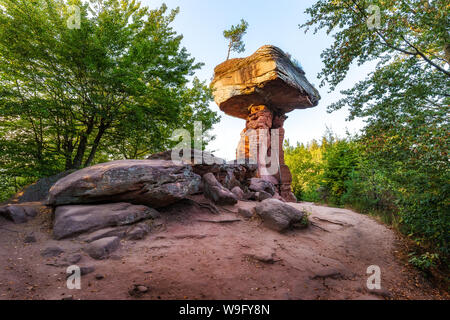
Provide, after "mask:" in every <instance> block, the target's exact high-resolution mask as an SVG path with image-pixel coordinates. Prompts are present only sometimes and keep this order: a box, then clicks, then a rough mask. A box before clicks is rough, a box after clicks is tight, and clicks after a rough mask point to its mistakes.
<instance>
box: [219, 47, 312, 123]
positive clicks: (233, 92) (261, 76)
mask: <svg viewBox="0 0 450 320" xmlns="http://www.w3.org/2000/svg"><path fill="white" fill-rule="evenodd" d="M214 71H215V77H214V80H213V82H212V87H213V88H214V90H215V91H214V97H215V101H216V103H217V104H218V105H219V107H220V109H221V110H222V111H224V112H225V113H227V114H229V115H231V116H234V117H238V118H241V119H246V118H247V115H248V107H249V106H250V105H268V106H270V107H271V108H273V111H275V112H277V113H280V114H284V113H288V112H291V111H293V110H295V109H306V108H311V107H314V106H317V104H318V102H319V100H320V95H319V92H318V91H317V90H316V89H315V88H314V87H313V86H312V85H311V84H310V83H309V82H308V80H307V79H306V77H305V73H304V71H303V70H302V69H300V68H299V67H297V66H295V65H294V64H293V63H292V62H291V60H290V59H289V57H288V56H287V55H286V54H285V53H284V52H283V51H282V50H281V49H279V48H277V47H274V46H263V47H261V48H259V49H258V50H257V51H256V52H255V53H254V54H253V55H251V56H249V57H247V58H244V59H230V60H228V61H226V62H224V63H222V64H220V65H218V66H217V67H216V69H215V70H214Z"/></svg>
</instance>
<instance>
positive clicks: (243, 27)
mask: <svg viewBox="0 0 450 320" xmlns="http://www.w3.org/2000/svg"><path fill="white" fill-rule="evenodd" d="M247 29H248V23H247V21H245V20H244V19H241V23H240V24H238V25H235V26H231V28H230V30H225V31H224V32H223V36H224V37H225V39H228V40H229V41H230V43H229V44H228V55H227V60H228V59H230V54H231V52H232V51H234V52H238V53H240V52H244V51H245V44H244V42H243V41H242V37H243V36H244V35H245V34H246V33H247Z"/></svg>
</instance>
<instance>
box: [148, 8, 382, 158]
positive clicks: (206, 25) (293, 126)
mask: <svg viewBox="0 0 450 320" xmlns="http://www.w3.org/2000/svg"><path fill="white" fill-rule="evenodd" d="M142 2H143V4H145V5H147V6H149V7H151V8H154V7H157V6H159V5H161V4H162V3H163V2H164V3H166V4H167V6H168V7H169V8H175V7H180V14H179V15H178V17H177V18H176V20H175V22H174V24H173V27H174V29H175V30H176V31H177V32H178V33H181V34H183V36H184V40H183V45H184V46H185V47H186V48H187V49H188V51H189V52H190V53H191V54H192V56H194V57H195V58H196V59H197V60H198V61H201V62H203V63H205V66H204V67H203V68H202V70H200V71H198V72H197V76H198V77H199V78H200V79H201V80H207V81H208V82H209V81H210V80H211V78H212V76H213V74H214V67H215V66H216V65H218V64H219V63H221V62H223V61H224V60H225V59H226V54H227V41H226V40H225V39H224V38H223V35H222V33H223V30H225V29H228V28H229V27H230V26H231V25H233V24H237V23H239V21H240V19H241V18H244V19H245V20H247V22H248V23H249V30H248V33H247V35H246V36H245V37H244V41H245V44H246V51H245V52H244V53H241V54H234V55H233V57H246V56H248V55H250V54H252V53H253V52H255V51H256V50H257V49H258V48H259V47H261V46H263V45H265V44H271V45H275V46H278V47H280V48H281V49H283V50H284V51H286V52H289V53H290V54H292V56H293V57H295V58H296V59H297V60H299V61H300V63H301V64H302V66H303V68H304V70H305V72H306V76H307V78H308V80H309V81H310V82H311V83H313V84H314V85H315V87H316V88H317V89H318V90H319V92H320V94H321V96H322V100H321V101H320V104H319V106H318V107H316V108H313V109H308V110H296V111H293V112H292V113H290V114H288V116H289V119H288V120H287V121H286V124H285V129H286V138H288V139H289V140H290V141H291V144H292V143H296V142H297V141H299V142H304V143H307V142H309V141H311V140H312V139H320V138H321V137H322V135H323V133H324V132H325V129H326V126H328V127H330V128H332V129H333V131H334V132H335V133H336V134H338V135H340V136H344V135H345V132H346V130H347V129H348V130H349V131H350V132H351V133H354V132H357V131H358V130H359V129H361V128H362V126H363V123H362V121H353V122H347V121H345V119H346V117H347V116H348V111H347V110H342V111H339V112H334V113H332V114H328V113H327V112H326V109H327V106H328V105H329V104H330V103H332V102H334V101H336V100H338V99H339V97H340V95H339V91H340V90H342V89H346V88H349V87H352V86H353V84H354V83H356V82H357V81H360V80H362V79H364V77H365V76H366V74H367V72H368V71H369V67H373V66H366V67H358V68H356V67H355V68H354V69H353V70H351V72H350V73H349V75H348V77H347V79H346V80H345V81H344V82H343V83H342V85H341V86H339V87H338V89H337V90H336V92H333V93H331V94H330V93H328V88H327V87H323V88H319V84H320V81H319V80H318V78H317V74H318V73H319V72H320V70H321V69H322V67H323V64H322V62H321V59H320V54H321V52H322V51H323V50H324V49H325V48H327V47H329V46H330V45H331V44H332V41H333V39H332V37H331V36H327V35H326V34H325V33H324V32H322V33H320V34H316V35H314V34H312V33H308V34H305V33H304V31H303V30H300V29H299V27H298V25H299V24H302V23H304V22H305V21H306V20H307V16H306V14H305V13H304V11H305V9H306V8H307V7H309V6H311V5H312V4H313V3H314V2H315V1H314V0H277V1H273V0H227V1H219V0H165V1H161V0H142ZM211 108H212V109H213V110H215V111H218V112H219V113H220V114H221V116H222V120H221V122H220V123H219V124H217V125H216V126H215V128H214V130H213V134H215V135H216V140H215V141H213V142H212V143H211V144H210V145H209V146H208V149H210V150H214V151H215V154H216V156H219V157H222V158H226V159H228V160H231V159H234V157H235V150H236V147H237V144H238V142H239V137H240V133H241V131H242V129H243V128H244V127H245V121H244V120H241V119H236V118H233V117H230V116H228V115H225V114H224V113H222V112H220V110H219V108H218V107H217V105H216V104H215V103H212V104H211Z"/></svg>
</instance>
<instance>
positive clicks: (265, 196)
mask: <svg viewBox="0 0 450 320" xmlns="http://www.w3.org/2000/svg"><path fill="white" fill-rule="evenodd" d="M255 198H256V200H258V201H264V200H267V199H270V198H272V195H271V194H270V193H267V192H265V191H259V192H256V193H255Z"/></svg>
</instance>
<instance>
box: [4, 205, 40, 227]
mask: <svg viewBox="0 0 450 320" xmlns="http://www.w3.org/2000/svg"><path fill="white" fill-rule="evenodd" d="M37 214H38V209H37V206H33V205H26V204H14V205H12V204H10V205H6V206H3V207H0V216H3V217H5V218H6V219H8V220H11V221H13V222H14V223H17V224H21V223H26V222H28V221H29V220H31V219H33V218H34V217H36V215H37Z"/></svg>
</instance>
